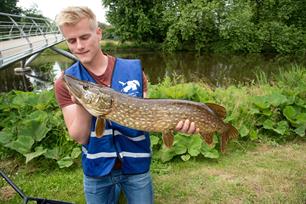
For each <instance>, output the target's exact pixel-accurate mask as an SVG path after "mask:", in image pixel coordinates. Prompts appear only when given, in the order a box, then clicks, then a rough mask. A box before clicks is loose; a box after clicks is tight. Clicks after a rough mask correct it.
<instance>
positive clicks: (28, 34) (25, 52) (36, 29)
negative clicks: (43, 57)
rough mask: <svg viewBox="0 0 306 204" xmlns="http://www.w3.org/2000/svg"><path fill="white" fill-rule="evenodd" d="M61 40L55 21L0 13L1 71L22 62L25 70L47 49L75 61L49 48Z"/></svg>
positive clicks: (68, 55) (70, 56)
mask: <svg viewBox="0 0 306 204" xmlns="http://www.w3.org/2000/svg"><path fill="white" fill-rule="evenodd" d="M63 40H64V37H63V36H62V34H61V33H60V32H59V30H58V28H57V26H56V25H55V23H54V22H51V21H48V20H47V19H45V18H35V17H29V16H25V15H14V14H8V13H2V12H0V69H1V68H4V67H5V66H7V65H9V64H11V63H14V62H17V61H21V68H26V67H27V65H28V64H29V63H31V61H33V60H34V59H35V57H36V56H37V55H38V54H39V53H40V52H42V51H43V50H44V49H46V48H51V49H53V50H54V51H56V52H58V53H60V54H63V55H65V56H67V57H69V58H71V59H75V57H74V56H73V55H72V54H70V53H68V52H66V51H63V50H59V49H58V48H55V47H52V46H54V45H56V44H58V43H60V42H62V41H63Z"/></svg>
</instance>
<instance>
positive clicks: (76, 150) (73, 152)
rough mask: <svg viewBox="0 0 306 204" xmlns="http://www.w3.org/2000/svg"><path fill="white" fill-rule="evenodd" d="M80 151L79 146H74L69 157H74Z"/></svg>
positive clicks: (78, 154) (76, 156) (77, 155)
mask: <svg viewBox="0 0 306 204" xmlns="http://www.w3.org/2000/svg"><path fill="white" fill-rule="evenodd" d="M81 153H82V151H81V149H80V148H79V147H75V148H73V150H72V152H71V158H72V159H76V158H78V157H79V156H80V154H81Z"/></svg>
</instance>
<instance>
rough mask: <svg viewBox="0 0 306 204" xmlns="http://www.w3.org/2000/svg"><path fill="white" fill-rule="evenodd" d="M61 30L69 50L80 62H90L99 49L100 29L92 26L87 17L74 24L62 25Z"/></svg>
mask: <svg viewBox="0 0 306 204" xmlns="http://www.w3.org/2000/svg"><path fill="white" fill-rule="evenodd" d="M61 31H62V33H63V35H64V37H65V39H66V41H67V44H68V47H69V49H70V51H71V52H72V53H73V54H74V55H76V57H78V58H79V60H80V61H81V63H82V64H84V65H85V64H90V63H92V61H93V60H94V59H95V57H96V56H97V54H98V53H99V52H100V51H101V50H100V44H99V42H100V40H101V34H102V33H101V30H100V29H99V28H96V29H95V28H92V26H91V25H90V22H89V20H88V19H82V20H81V21H80V22H78V23H77V24H75V25H64V26H62V27H61Z"/></svg>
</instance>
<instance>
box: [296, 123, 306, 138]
mask: <svg viewBox="0 0 306 204" xmlns="http://www.w3.org/2000/svg"><path fill="white" fill-rule="evenodd" d="M305 130H306V124H305V125H304V126H300V127H298V128H296V129H295V130H294V132H295V133H296V134H298V135H299V136H301V137H304V136H305V134H306V132H305Z"/></svg>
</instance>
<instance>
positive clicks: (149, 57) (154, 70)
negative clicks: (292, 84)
mask: <svg viewBox="0 0 306 204" xmlns="http://www.w3.org/2000/svg"><path fill="white" fill-rule="evenodd" d="M110 54H111V55H115V56H118V57H123V58H139V59H141V61H142V65H143V68H144V71H145V73H146V74H147V76H148V78H149V80H150V82H151V83H152V84H156V83H159V82H160V81H162V79H163V78H164V77H165V76H169V77H171V78H173V77H174V76H175V75H176V76H178V75H180V76H183V78H184V80H185V81H186V82H191V81H204V82H206V83H209V84H210V85H213V86H217V87H219V86H228V85H231V84H237V83H250V82H252V81H254V80H255V79H256V73H257V72H258V71H259V70H261V71H263V72H265V73H266V75H267V76H271V75H272V74H276V73H278V72H279V71H280V70H282V71H284V70H287V69H289V68H290V67H291V66H292V65H299V66H301V67H306V59H305V58H304V57H303V56H301V57H297V56H273V55H260V54H248V55H216V54H214V55H209V54H203V55H196V54H195V53H186V52H185V53H175V54H165V53H159V52H133V53H126V52H125V53H120V52H119V53H118V52H117V53H110ZM72 63H73V62H72V61H71V60H69V59H67V58H65V57H63V56H60V55H58V54H52V53H51V54H50V53H48V55H41V56H39V57H38V58H37V59H35V60H34V61H33V63H32V64H31V65H30V66H31V67H32V71H31V72H28V73H25V74H22V75H18V74H15V73H14V68H15V67H18V64H14V65H11V66H10V67H8V68H7V69H4V70H0V80H1V82H2V83H1V85H0V91H1V92H6V91H9V90H12V89H15V90H25V91H31V90H33V89H50V88H52V87H53V81H54V78H56V77H57V76H58V75H59V74H60V73H61V70H64V69H65V68H67V67H69V66H70V65H71V64H72Z"/></svg>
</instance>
